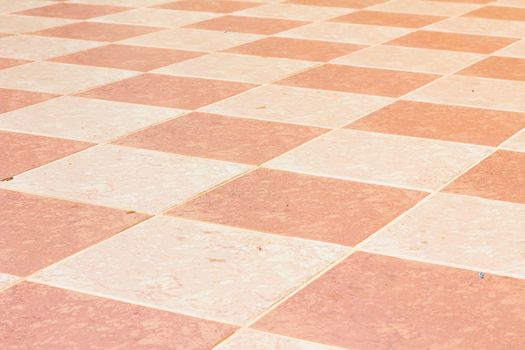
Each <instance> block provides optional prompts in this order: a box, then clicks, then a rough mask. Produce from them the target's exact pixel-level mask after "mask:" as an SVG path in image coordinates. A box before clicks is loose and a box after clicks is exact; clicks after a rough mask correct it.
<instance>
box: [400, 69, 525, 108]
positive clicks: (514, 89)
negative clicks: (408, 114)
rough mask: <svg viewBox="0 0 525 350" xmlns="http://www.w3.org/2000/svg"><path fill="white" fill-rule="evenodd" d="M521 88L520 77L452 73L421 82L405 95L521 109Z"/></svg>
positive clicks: (523, 102) (524, 103)
mask: <svg viewBox="0 0 525 350" xmlns="http://www.w3.org/2000/svg"><path fill="white" fill-rule="evenodd" d="M523 91H525V83H524V82H521V81H512V80H496V79H485V78H476V77H467V76H461V75H453V76H450V77H446V78H444V79H441V80H439V81H436V82H435V83H432V84H430V85H429V86H425V87H424V88H422V89H420V90H418V91H416V92H414V93H412V94H410V95H409V96H408V97H407V98H409V99H413V100H418V101H427V102H436V103H445V104H462V105H469V106H474V107H484V108H496V109H504V110H513V111H517V112H525V99H523V98H522V95H523V94H522V92H523Z"/></svg>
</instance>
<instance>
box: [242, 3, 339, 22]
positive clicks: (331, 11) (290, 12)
mask: <svg viewBox="0 0 525 350" xmlns="http://www.w3.org/2000/svg"><path fill="white" fill-rule="evenodd" d="M348 11H349V9H345V8H339V7H320V6H304V5H295V4H282V3H274V4H272V3H270V4H267V5H265V6H259V7H253V8H250V9H247V10H243V11H240V12H238V13H237V15H242V16H256V17H272V18H285V19H295V20H302V21H322V20H326V19H328V18H333V17H336V16H341V15H343V14H346V13H348Z"/></svg>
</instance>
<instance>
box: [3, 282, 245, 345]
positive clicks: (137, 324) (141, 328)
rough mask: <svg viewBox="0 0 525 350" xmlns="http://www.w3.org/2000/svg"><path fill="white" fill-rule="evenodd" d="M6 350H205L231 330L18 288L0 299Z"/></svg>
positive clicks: (74, 295)
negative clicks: (35, 346)
mask: <svg viewBox="0 0 525 350" xmlns="http://www.w3.org/2000/svg"><path fill="white" fill-rule="evenodd" d="M0 305H1V306H2V307H1V308H0V310H1V311H0V315H1V316H2V320H4V321H5V322H3V323H4V327H2V328H0V337H2V339H3V344H4V349H6V350H14V349H23V348H31V347H33V346H34V345H35V344H38V345H39V348H42V349H44V348H46V349H66V348H69V349H72V348H75V349H78V348H84V349H118V348H126V349H137V350H145V349H152V348H155V349H165V348H169V349H173V350H205V349H209V348H210V347H211V346H213V345H214V344H215V343H217V342H218V341H220V340H221V339H223V338H224V337H227V336H228V335H230V334H231V333H232V332H233V331H234V330H235V329H234V327H232V326H228V325H224V324H220V323H216V322H211V321H207V320H202V319H197V318H193V317H188V316H184V315H180V314H175V313H171V312H166V311H160V310H154V309H150V308H146V307H142V306H138V305H132V304H127V303H122V302H119V301H113V300H109V299H104V298H100V297H96V296H90V295H86V294H81V293H78V292H74V291H68V290H65V289H59V288H54V287H49V286H44V285H40V284H35V283H27V282H24V283H21V284H19V285H16V286H14V287H12V288H10V289H9V290H7V291H6V292H4V293H2V294H0Z"/></svg>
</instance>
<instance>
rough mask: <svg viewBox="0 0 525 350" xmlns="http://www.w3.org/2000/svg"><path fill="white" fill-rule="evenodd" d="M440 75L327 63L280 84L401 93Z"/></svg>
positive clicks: (386, 94) (364, 92) (390, 95)
mask: <svg viewBox="0 0 525 350" xmlns="http://www.w3.org/2000/svg"><path fill="white" fill-rule="evenodd" d="M438 77H439V76H438V75H432V74H424V73H409V72H402V71H394V70H386V69H376V68H364V67H353V66H343V65H335V64H326V65H324V66H321V67H317V68H313V69H310V70H307V71H306V72H303V73H299V74H297V75H294V76H292V77H289V78H287V79H284V80H282V81H280V82H279V84H282V85H288V86H298V87H306V88H311V89H323V90H334V91H343V92H355V93H362V94H370V95H379V96H389V97H399V96H402V95H404V94H406V93H408V92H410V91H412V90H414V89H416V88H418V87H420V86H422V85H425V84H428V83H430V82H431V81H432V80H434V79H436V78H438Z"/></svg>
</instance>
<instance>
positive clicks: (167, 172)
mask: <svg viewBox="0 0 525 350" xmlns="http://www.w3.org/2000/svg"><path fill="white" fill-rule="evenodd" d="M248 169H249V167H248V166H245V165H241V164H231V163H227V162H219V161H214V160H210V159H202V158H189V157H184V156H179V155H175V154H168V153H163V152H155V151H149V150H143V149H135V148H129V147H121V146H113V145H103V146H97V147H94V148H91V149H89V150H86V151H84V152H81V153H78V154H75V155H74V156H71V157H68V158H67V159H64V160H61V161H57V162H54V163H53V164H50V165H48V166H47V167H42V168H39V169H36V170H34V171H32V172H28V173H25V174H23V175H19V176H17V177H15V178H14V179H13V180H11V181H7V182H2V183H0V185H1V186H2V187H3V188H7V189H13V190H21V191H24V192H31V193H35V194H41V195H50V196H54V197H60V198H64V199H70V200H76V201H82V202H87V203H91V204H98V205H106V206H110V207H116V208H121V209H126V210H129V209H133V210H138V211H143V212H150V213H157V212H159V211H161V210H163V209H166V208H168V207H169V206H171V205H175V204H178V203H180V202H181V201H183V200H185V199H188V198H190V197H192V196H194V195H196V194H197V193H199V192H201V191H204V190H206V189H208V188H210V187H213V186H215V185H217V184H218V183H221V182H223V181H225V180H228V179H229V178H231V177H234V176H236V175H238V174H240V173H242V172H244V171H246V170H248ZM181 183H184V186H181Z"/></svg>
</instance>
